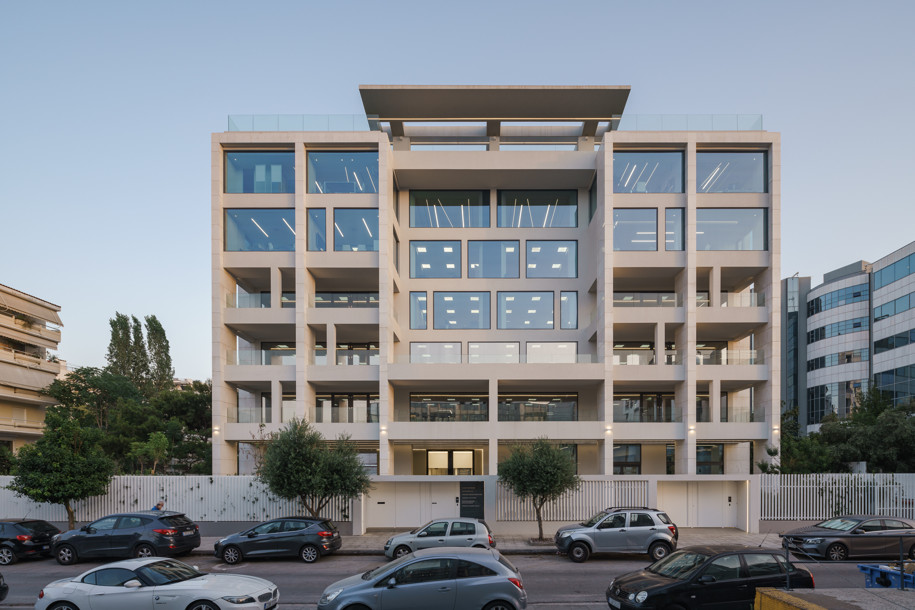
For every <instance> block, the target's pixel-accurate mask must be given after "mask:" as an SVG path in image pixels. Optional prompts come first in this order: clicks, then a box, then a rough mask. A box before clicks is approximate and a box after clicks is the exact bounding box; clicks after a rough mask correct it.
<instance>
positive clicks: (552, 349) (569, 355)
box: [527, 341, 578, 364]
mask: <svg viewBox="0 0 915 610" xmlns="http://www.w3.org/2000/svg"><path fill="white" fill-rule="evenodd" d="M577 360H578V343H576V342H575V341H565V342H560V341H528V342H527V363H528V364H575V362H576V361H577Z"/></svg>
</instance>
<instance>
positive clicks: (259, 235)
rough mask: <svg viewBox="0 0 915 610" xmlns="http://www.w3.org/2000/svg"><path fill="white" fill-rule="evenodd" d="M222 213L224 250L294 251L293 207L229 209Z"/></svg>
mask: <svg viewBox="0 0 915 610" xmlns="http://www.w3.org/2000/svg"><path fill="white" fill-rule="evenodd" d="M225 214H226V216H225V248H226V251H227V252H260V251H264V252H269V251H273V252H294V251H295V229H294V227H295V210H293V209H282V210H274V209H264V208H259V209H229V210H226V211H225Z"/></svg>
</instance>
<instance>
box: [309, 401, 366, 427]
mask: <svg viewBox="0 0 915 610" xmlns="http://www.w3.org/2000/svg"><path fill="white" fill-rule="evenodd" d="M315 423H319V424H331V423H333V424H376V423H378V395H377V394H318V395H317V396H315Z"/></svg>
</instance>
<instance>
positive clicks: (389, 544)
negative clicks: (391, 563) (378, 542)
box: [384, 538, 394, 548]
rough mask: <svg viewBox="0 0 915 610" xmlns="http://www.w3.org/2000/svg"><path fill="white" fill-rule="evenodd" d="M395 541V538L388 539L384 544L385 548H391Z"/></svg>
mask: <svg viewBox="0 0 915 610" xmlns="http://www.w3.org/2000/svg"><path fill="white" fill-rule="evenodd" d="M393 541H394V539H393V538H388V541H387V542H385V543H384V548H388V547H389V546H391V543H392V542H393Z"/></svg>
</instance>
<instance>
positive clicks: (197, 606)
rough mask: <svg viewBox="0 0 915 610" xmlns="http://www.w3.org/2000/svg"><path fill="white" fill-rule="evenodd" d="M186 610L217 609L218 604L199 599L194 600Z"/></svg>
mask: <svg viewBox="0 0 915 610" xmlns="http://www.w3.org/2000/svg"><path fill="white" fill-rule="evenodd" d="M186 610H219V606H217V605H216V604H214V603H212V602H208V601H203V600H201V601H196V602H194V603H193V604H191V605H190V606H188V607H187V609H186Z"/></svg>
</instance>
